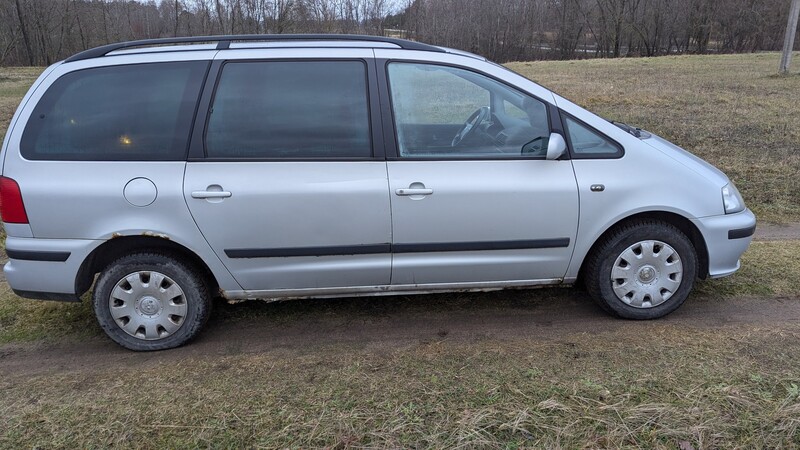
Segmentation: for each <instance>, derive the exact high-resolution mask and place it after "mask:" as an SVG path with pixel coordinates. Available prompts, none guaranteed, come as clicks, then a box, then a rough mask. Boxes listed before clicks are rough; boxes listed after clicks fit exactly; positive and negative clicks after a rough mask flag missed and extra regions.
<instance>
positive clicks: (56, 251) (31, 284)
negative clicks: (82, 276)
mask: <svg viewBox="0 0 800 450" xmlns="http://www.w3.org/2000/svg"><path fill="white" fill-rule="evenodd" d="M103 242H105V241H102V240H88V239H35V238H19V237H12V236H9V237H8V238H7V239H6V251H7V253H8V257H9V261H8V262H7V263H6V264H5V266H4V267H3V272H5V276H6V279H7V280H8V284H9V286H11V289H13V290H14V292H15V293H16V294H17V295H19V296H21V297H27V298H35V299H41V300H66V301H79V300H80V298H79V297H78V296H77V294H76V293H75V278H76V276H77V274H78V271H79V270H80V267H81V264H82V263H83V261H84V260H86V257H87V256H89V254H90V253H91V252H92V250H94V249H95V248H97V246H99V245H100V244H102V243H103Z"/></svg>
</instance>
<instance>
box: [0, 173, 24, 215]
mask: <svg viewBox="0 0 800 450" xmlns="http://www.w3.org/2000/svg"><path fill="white" fill-rule="evenodd" d="M0 217H2V219H3V222H5V223H28V214H27V213H26V212H25V204H24V203H22V192H20V190H19V185H18V184H17V182H16V181H14V180H12V179H11V178H7V177H0Z"/></svg>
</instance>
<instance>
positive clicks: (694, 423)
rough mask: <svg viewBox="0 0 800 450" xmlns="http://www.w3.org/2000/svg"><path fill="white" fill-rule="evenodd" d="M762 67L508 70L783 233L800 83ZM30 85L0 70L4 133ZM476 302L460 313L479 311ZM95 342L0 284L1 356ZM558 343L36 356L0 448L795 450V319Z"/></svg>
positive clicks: (770, 254) (87, 331)
mask: <svg viewBox="0 0 800 450" xmlns="http://www.w3.org/2000/svg"><path fill="white" fill-rule="evenodd" d="M775 60H776V56H775V55H774V54H770V55H745V56H720V57H716V56H715V57H707V56H706V57H679V58H659V59H652V60H648V59H642V60H614V61H581V62H557V63H554V62H547V63H532V64H529V63H514V64H511V66H512V68H514V69H515V70H518V71H521V72H523V73H524V74H525V75H527V76H530V77H532V78H533V79H535V80H537V81H540V82H542V83H543V84H545V85H548V86H549V87H552V88H554V89H555V90H556V91H558V92H560V93H562V94H563V95H565V96H567V97H569V98H572V99H574V100H576V101H577V102H578V103H581V104H583V105H585V106H588V107H589V108H591V109H593V110H595V111H597V112H599V113H600V114H602V115H605V116H607V117H610V118H616V119H621V120H625V121H629V122H632V123H635V124H637V125H639V126H642V127H645V128H648V129H650V130H652V131H654V132H656V133H658V134H661V135H663V136H665V137H667V138H668V139H672V140H674V141H676V142H677V143H679V144H681V145H683V146H686V147H687V148H688V149H690V150H692V151H694V152H696V153H698V154H700V155H701V156H703V157H705V158H707V159H709V160H711V161H712V162H714V163H715V164H716V165H718V166H719V167H721V168H722V169H723V170H725V171H726V172H727V173H728V174H729V175H731V176H732V178H733V179H734V180H735V181H736V182H737V184H738V185H739V187H740V189H741V190H742V191H743V192H744V195H745V197H746V198H747V200H748V201H749V204H750V206H751V207H753V208H754V209H755V210H756V211H757V212H758V214H759V215H760V216H761V217H760V218H761V219H769V220H773V221H795V220H798V218H799V217H800V199H799V198H798V189H797V188H798V185H797V181H795V180H794V176H795V175H796V174H797V173H798V158H800V156H798V153H797V151H798V149H800V139H799V138H798V133H800V131H799V130H798V125H800V124H798V123H797V114H796V113H795V112H796V111H797V106H796V105H797V104H798V101H800V77H797V76H794V77H788V78H773V77H769V76H768V74H769V73H771V72H772V70H773V69H774V68H773V67H772V66H773V65H774V64H773V63H774V62H775ZM37 74H38V70H37V69H1V70H0V132H2V131H4V129H5V128H4V127H5V126H6V124H7V121H8V119H9V118H10V116H11V114H12V113H13V110H14V108H15V107H16V104H17V102H18V101H19V99H20V98H21V97H22V95H23V94H24V91H25V89H27V86H28V85H29V84H30V83H31V82H32V81H33V79H34V78H35V76H36V75H37ZM609 80H616V81H613V82H611V83H609ZM720 111H723V112H724V114H721V113H720ZM798 253H800V241H786V242H757V243H754V244H753V245H752V246H751V249H750V250H749V251H748V252H747V253H746V254H745V256H744V259H743V267H742V269H741V271H740V272H738V273H737V274H736V275H734V276H733V277H731V278H726V279H722V280H712V281H706V282H701V283H700V284H699V286H698V288H697V291H696V292H695V294H694V295H693V297H692V298H691V299H690V300H689V301H690V302H692V301H696V302H725V301H726V300H729V299H730V298H731V297H735V296H781V297H790V298H789V299H788V300H785V301H795V300H796V298H797V296H798V295H800V265H798V264H797V262H796V260H797V259H796V255H797V254H798ZM573 293H574V291H572V290H565V289H545V290H540V291H530V292H524V293H522V292H515V293H513V294H504V293H497V294H475V295H470V296H461V295H452V296H447V295H439V296H431V297H426V301H425V302H424V303H423V302H420V303H417V304H416V305H417V307H419V308H423V307H424V308H425V310H426V311H428V310H430V311H437V310H440V311H441V310H443V311H450V310H454V309H458V308H464V309H466V308H476V307H474V306H471V305H472V304H473V303H475V301H476V300H479V301H478V302H477V303H479V304H481V305H484V306H485V305H487V304H489V303H491V304H492V305H494V306H493V307H496V304H499V305H500V306H502V305H504V304H509V305H514V306H515V307H519V304H518V303H519V301H520V300H519V299H523V300H524V302H525V304H527V305H529V307H531V308H538V307H542V306H543V305H547V304H548V303H549V302H553V301H559V300H565V299H567V298H568V297H570V296H571V295H573ZM481 299H483V300H481ZM397 300H398V299H395V301H397ZM382 301H388V302H391V301H393V300H392V299H386V300H382ZM495 302H496V303H495ZM328 304H330V303H325V305H328ZM367 304H368V303H366V302H364V301H350V300H342V301H337V302H335V306H331V308H337V310H336V313H337V314H340V315H341V316H348V315H352V316H353V317H355V319H353V320H359V314H362V315H363V314H373V313H377V314H380V313H381V311H382V310H381V309H380V308H379V307H374V308H376V309H375V310H368V311H366V312H365V311H364V310H365V305H367ZM310 305H311V303H310V302H294V303H291V302H287V303H284V304H278V305H260V306H258V305H257V306H252V304H251V305H235V306H231V305H219V306H221V307H220V308H217V310H216V311H215V313H214V317H215V319H214V320H216V321H218V323H219V322H222V323H221V325H220V326H223V327H225V326H227V327H236V326H238V325H239V324H240V323H242V321H244V320H249V319H252V317H253V316H258V315H268V316H269V317H270V319H271V323H274V324H278V325H280V324H281V323H282V321H286V322H291V321H293V320H294V318H296V317H298V316H302V317H306V316H307V315H309V314H311V315H312V316H315V317H312V318H311V319H309V321H308V323H310V324H315V323H317V320H319V321H320V322H321V321H324V319H325V317H327V315H328V314H330V311H329V310H328V309H326V308H327V307H324V306H319V305H322V304H319V303H314V305H315V306H313V307H312V306H310ZM480 308H481V307H480V306H479V307H477V308H476V309H471V310H470V311H473V313H474V314H478V315H479V314H481V310H480ZM375 311H377V312H375ZM245 317H246V318H247V319H245ZM533 326H537V325H533ZM100 335H101V331H100V330H99V328H98V326H97V325H96V324H95V321H94V318H93V316H92V313H91V309H90V307H89V306H88V303H87V302H86V301H84V302H83V303H82V304H59V303H48V302H37V301H32V300H24V299H20V298H18V297H16V296H14V295H13V293H11V292H10V290H9V288H8V286H7V285H6V284H5V283H0V344H3V345H2V346H0V364H2V361H3V359H4V358H6V357H8V358H9V359H11V358H14V356H13V354H12V353H13V352H15V351H16V350H15V349H17V348H19V347H20V346H22V347H23V348H28V347H30V346H31V345H34V346H35V345H40V346H43V347H48V346H51V345H53V344H52V343H53V341H55V340H66V341H67V342H68V343H69V345H70V346H80V345H81V341H82V340H83V339H87V338H88V339H92V340H93V339H97V338H98V336H100ZM554 336H555V337H553V338H531V337H517V336H515V337H513V338H507V339H497V338H492V339H488V338H486V337H485V336H484V337H481V336H477V335H476V336H475V337H474V339H472V340H464V339H460V340H458V339H452V340H451V339H449V338H448V336H447V335H446V334H444V335H442V336H439V337H438V338H432V339H425V340H411V341H404V342H401V343H394V344H391V345H374V344H373V345H370V344H369V343H365V342H360V341H358V340H354V341H352V342H341V341H336V342H334V343H326V342H319V343H318V344H316V345H313V346H309V347H308V348H305V349H303V348H299V347H298V346H295V347H291V348H285V347H281V346H275V347H274V348H272V349H270V350H267V351H260V352H257V353H247V352H246V351H243V350H242V347H241V346H239V345H238V344H237V343H236V342H231V343H230V346H229V347H227V348H226V349H224V350H223V351H221V352H220V353H219V354H210V355H203V354H198V353H194V354H193V353H180V352H175V353H170V352H165V353H161V354H156V355H152V354H149V355H148V354H132V353H129V352H125V351H123V350H121V349H120V350H119V351H118V353H114V352H113V351H110V352H109V354H110V355H111V356H110V357H109V360H108V361H102V362H100V363H98V364H96V365H92V366H86V365H85V364H76V365H74V366H71V367H70V368H68V369H64V368H63V367H59V366H53V367H52V368H48V367H47V364H48V361H47V360H43V361H42V364H43V367H42V368H41V370H38V371H33V372H34V373H35V375H33V376H31V375H30V374H14V373H7V375H6V376H3V377H0V415H1V416H2V417H3V419H2V420H0V448H24V447H28V448H66V447H75V448H78V447H82V448H106V447H110V446H125V447H140V448H158V447H170V448H195V447H250V448H255V447H266V448H277V447H281V448H285V447H331V448H348V447H436V448H445V447H446V448H451V447H452V448H472V447H492V448H520V447H526V448H581V447H584V448H598V447H603V448H640V447H646V448H671V449H674V448H676V447H678V446H679V445H683V444H690V445H691V446H693V447H694V448H797V447H800V428H799V427H800V375H799V374H800V325H798V324H793V323H782V324H780V326H769V327H766V326H764V325H758V324H738V325H736V324H733V325H729V326H719V327H697V326H691V325H681V323H680V322H679V323H677V324H676V323H674V322H670V321H669V320H665V321H658V322H650V323H647V324H643V323H632V322H628V323H626V325H625V326H617V327H612V328H610V329H608V330H599V331H597V330H596V331H592V332H589V331H585V332H573V333H570V332H562V333H555V334H554ZM31 342H33V344H31ZM26 346H27V347H26ZM187 350H191V349H187ZM9 355H10V356H9ZM180 355H182V356H180ZM687 448H688V447H687Z"/></svg>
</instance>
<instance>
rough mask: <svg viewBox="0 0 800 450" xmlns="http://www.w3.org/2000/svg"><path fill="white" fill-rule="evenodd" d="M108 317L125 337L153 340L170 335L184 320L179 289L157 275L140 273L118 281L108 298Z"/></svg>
mask: <svg viewBox="0 0 800 450" xmlns="http://www.w3.org/2000/svg"><path fill="white" fill-rule="evenodd" d="M108 307H109V310H110V311H111V317H113V318H114V321H115V322H116V323H117V326H119V327H120V328H122V330H123V331H125V332H126V333H128V334H129V335H131V336H133V337H135V338H138V339H143V340H146V341H153V340H157V339H163V338H165V337H167V336H170V335H172V334H174V333H175V332H176V331H178V330H179V329H180V327H181V326H182V325H183V323H184V321H185V320H186V311H187V306H186V297H185V296H184V293H183V289H181V287H180V286H178V284H177V283H175V281H173V280H172V279H171V278H170V277H168V276H166V275H164V274H163V273H160V272H153V271H140V272H134V273H131V274H129V275H126V276H125V277H124V278H122V279H121V280H119V281H118V282H117V284H116V286H114V289H113V290H112V291H111V296H110V297H109V299H108Z"/></svg>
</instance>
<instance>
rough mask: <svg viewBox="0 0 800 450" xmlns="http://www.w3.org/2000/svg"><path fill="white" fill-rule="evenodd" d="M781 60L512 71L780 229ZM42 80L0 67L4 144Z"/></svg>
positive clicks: (552, 65) (785, 116) (794, 192)
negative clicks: (705, 173)
mask: <svg viewBox="0 0 800 450" xmlns="http://www.w3.org/2000/svg"><path fill="white" fill-rule="evenodd" d="M778 58H779V55H778V54H777V53H760V54H747V55H720V56H675V57H660V58H631V59H604V60H600V59H595V60H582V61H544V62H519V63H509V64H508V67H509V68H511V69H513V70H515V71H517V72H519V73H521V74H523V75H525V76H527V77H529V78H531V79H533V80H534V81H536V82H538V83H541V84H543V85H544V86H547V87H548V88H551V89H553V90H554V91H555V92H557V93H559V94H560V95H562V96H564V97H567V98H569V99H570V100H573V101H575V102H576V103H578V104H580V105H582V106H584V107H586V108H589V109H590V110H592V111H594V112H596V113H598V114H600V115H602V116H604V117H606V118H609V119H614V120H621V121H625V122H629V123H631V124H633V125H636V126H639V127H642V128H645V129H648V130H650V131H652V132H654V133H656V134H658V135H661V136H663V137H665V138H667V139H669V140H671V141H673V142H675V143H676V144H678V145H680V146H682V147H684V148H686V149H687V150H689V151H691V152H693V153H695V154H697V155H699V156H700V157H702V158H704V159H706V160H708V161H710V162H711V163H713V164H714V165H716V166H717V167H719V168H720V169H722V170H723V171H724V172H725V173H727V174H728V176H729V177H731V179H732V180H733V181H734V182H735V183H736V185H737V187H738V188H739V190H740V191H741V192H742V194H743V195H744V197H745V200H746V201H747V203H748V206H750V207H751V208H752V209H753V210H754V211H755V212H756V214H757V215H758V216H759V219H760V220H761V221H768V222H778V223H780V222H793V221H800V177H798V176H797V174H798V173H800V109H798V105H800V75H797V74H795V75H792V76H788V77H778V76H775V75H774V74H775V72H776V67H777V61H778ZM798 60H800V55H798ZM40 71H41V69H37V68H0V135H2V134H4V133H5V129H6V127H7V125H8V121H9V120H10V119H11V116H12V114H13V112H14V110H15V109H16V106H17V104H18V103H19V101H20V99H21V98H22V96H23V95H24V94H25V91H26V90H27V88H28V86H29V85H30V84H31V83H32V82H33V81H34V80H35V78H36V76H38V74H39V72H40ZM466 114H468V112H466V113H464V112H462V113H460V115H464V116H465V115H466ZM465 118H466V117H465Z"/></svg>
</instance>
